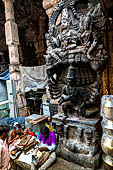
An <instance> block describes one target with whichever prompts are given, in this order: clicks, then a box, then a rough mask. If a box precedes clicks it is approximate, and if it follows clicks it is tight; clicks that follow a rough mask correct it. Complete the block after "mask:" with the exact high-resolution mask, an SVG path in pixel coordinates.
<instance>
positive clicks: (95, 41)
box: [45, 0, 108, 169]
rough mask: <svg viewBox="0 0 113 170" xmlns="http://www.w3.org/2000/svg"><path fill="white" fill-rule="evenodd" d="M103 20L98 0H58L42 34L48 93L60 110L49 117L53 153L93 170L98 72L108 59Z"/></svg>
mask: <svg viewBox="0 0 113 170" xmlns="http://www.w3.org/2000/svg"><path fill="white" fill-rule="evenodd" d="M59 17H60V23H57V19H58V18H59ZM105 24H106V18H105V16H104V15H103V12H102V10H101V7H100V4H98V3H97V4H96V6H95V5H94V4H93V1H90V2H89V1H88V0H84V1H82V0H68V1H67V0H62V1H60V2H59V4H58V5H57V6H56V7H55V8H54V10H53V13H52V15H51V17H50V20H49V30H48V33H47V34H46V39H47V46H48V48H47V55H45V59H46V68H47V74H48V84H49V91H50V94H51V98H53V99H58V101H59V102H58V103H59V105H62V108H63V112H64V115H63V114H60V113H59V114H57V115H55V116H53V118H52V122H53V126H54V127H55V128H56V131H57V133H58V135H59V151H58V153H59V155H60V156H61V157H63V158H65V159H68V160H71V161H74V162H77V163H80V164H82V165H84V166H87V167H91V168H92V169H96V168H98V166H99V157H100V138H101V127H100V116H99V107H100V89H101V74H102V71H103V70H104V69H105V67H106V63H107V61H108V54H107V51H106V50H105V47H104V45H103V37H104V31H105Z"/></svg>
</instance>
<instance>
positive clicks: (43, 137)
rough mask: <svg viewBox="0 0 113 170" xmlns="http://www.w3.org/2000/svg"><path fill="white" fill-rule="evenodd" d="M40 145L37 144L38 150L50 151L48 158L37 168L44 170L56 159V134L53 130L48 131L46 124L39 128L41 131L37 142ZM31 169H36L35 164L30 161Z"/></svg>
mask: <svg viewBox="0 0 113 170" xmlns="http://www.w3.org/2000/svg"><path fill="white" fill-rule="evenodd" d="M39 143H40V145H39V146H38V150H39V151H40V152H43V151H48V152H49V153H50V155H49V158H48V159H47V160H46V162H44V163H43V164H42V165H41V167H40V168H39V170H46V169H48V167H50V165H51V164H52V163H53V162H54V161H55V160H56V153H55V149H56V136H55V134H54V132H51V131H49V128H48V127H47V126H44V127H43V128H42V129H41V133H40V134H39V142H38V144H39ZM31 170H36V166H35V165H34V163H33V162H32V164H31Z"/></svg>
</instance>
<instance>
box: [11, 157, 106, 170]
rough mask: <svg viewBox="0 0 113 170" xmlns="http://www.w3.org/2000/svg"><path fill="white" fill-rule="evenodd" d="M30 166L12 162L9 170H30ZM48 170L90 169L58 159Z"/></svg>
mask: <svg viewBox="0 0 113 170" xmlns="http://www.w3.org/2000/svg"><path fill="white" fill-rule="evenodd" d="M30 169H31V168H30V166H29V165H28V164H25V163H22V162H18V161H17V162H16V161H15V163H14V162H12V168H11V170H30ZM48 170H92V169H90V168H84V167H82V166H80V165H78V164H74V163H72V162H69V161H66V160H64V159H62V158H58V157H57V160H56V162H55V163H54V164H53V165H52V166H51V167H50V168H49V169H48ZM96 170H105V169H104V167H103V165H102V166H101V168H100V169H96Z"/></svg>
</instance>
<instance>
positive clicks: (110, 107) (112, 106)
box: [104, 97, 113, 120]
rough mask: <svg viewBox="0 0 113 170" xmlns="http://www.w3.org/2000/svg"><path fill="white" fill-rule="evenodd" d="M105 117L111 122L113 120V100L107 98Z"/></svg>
mask: <svg viewBox="0 0 113 170" xmlns="http://www.w3.org/2000/svg"><path fill="white" fill-rule="evenodd" d="M104 116H105V117H106V118H108V119H110V120H113V98H111V97H109V98H106V101H105V104H104Z"/></svg>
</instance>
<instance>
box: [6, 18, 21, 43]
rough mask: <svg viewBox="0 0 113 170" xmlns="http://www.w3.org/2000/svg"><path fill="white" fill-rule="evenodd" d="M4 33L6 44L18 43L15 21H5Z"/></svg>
mask: <svg viewBox="0 0 113 170" xmlns="http://www.w3.org/2000/svg"><path fill="white" fill-rule="evenodd" d="M5 34H6V44H7V45H10V44H12V43H13V44H17V45H19V38H18V28H17V24H16V23H15V22H13V21H7V22H6V23H5Z"/></svg>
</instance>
